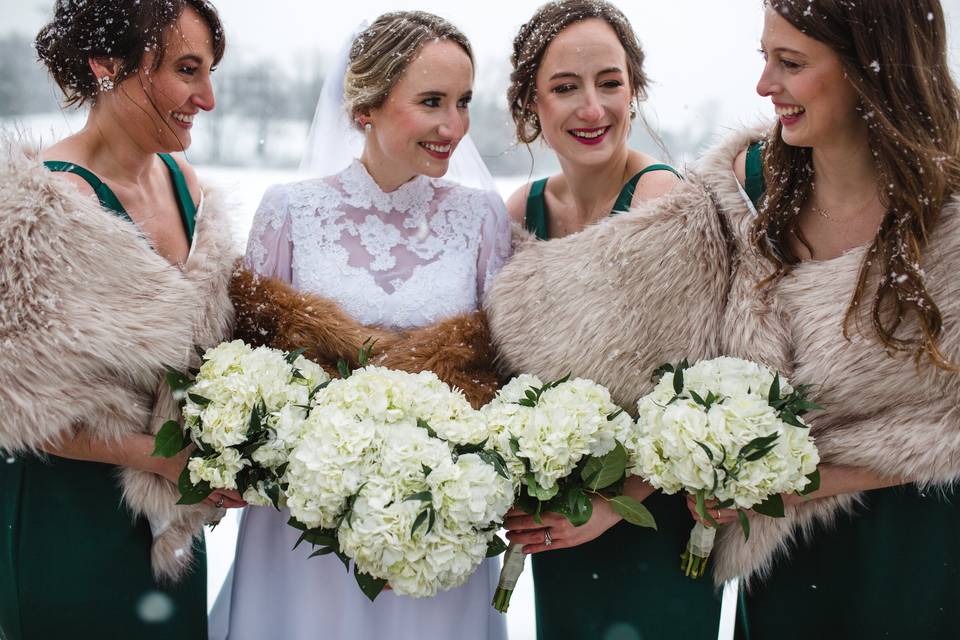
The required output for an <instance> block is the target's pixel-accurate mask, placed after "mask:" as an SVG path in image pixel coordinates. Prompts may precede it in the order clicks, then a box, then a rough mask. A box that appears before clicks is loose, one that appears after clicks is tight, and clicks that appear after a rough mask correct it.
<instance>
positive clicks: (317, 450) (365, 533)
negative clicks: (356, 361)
mask: <svg viewBox="0 0 960 640" xmlns="http://www.w3.org/2000/svg"><path fill="white" fill-rule="evenodd" d="M363 362H364V359H363V358H361V364H363ZM341 373H346V377H344V378H343V379H338V380H334V381H332V382H331V383H330V384H329V385H327V386H326V387H325V388H324V389H323V391H322V392H321V393H318V394H317V395H316V396H315V397H314V399H313V402H312V405H311V407H310V410H309V415H308V417H307V418H306V421H305V423H304V428H303V429H302V436H301V439H300V440H299V442H297V444H296V446H295V447H294V448H293V450H292V452H291V454H290V458H289V466H288V467H287V470H286V476H285V482H286V483H287V486H286V495H287V506H288V508H289V509H290V513H291V519H290V524H291V525H292V526H294V527H297V528H298V529H301V530H302V531H303V533H302V535H301V536H300V541H298V543H297V544H300V542H302V541H307V542H309V543H311V544H313V545H314V546H318V547H319V548H318V549H317V550H316V551H314V553H313V554H312V555H325V554H331V553H333V554H336V555H337V556H338V557H339V558H340V560H341V561H342V562H343V563H344V566H345V567H346V568H347V570H348V571H349V570H350V560H351V559H352V560H353V562H354V568H353V572H354V576H355V577H356V580H357V583H358V584H359V586H360V588H361V590H362V591H363V593H364V594H366V595H367V597H369V598H370V599H371V600H373V599H374V598H376V596H377V595H378V594H379V593H380V591H381V590H382V589H383V588H384V585H385V584H387V583H389V584H390V587H391V588H392V589H393V591H394V592H395V593H397V594H400V595H408V596H413V597H426V596H432V595H434V594H436V593H437V592H439V591H443V590H447V589H452V588H454V587H458V586H460V585H462V584H463V583H465V582H466V581H467V579H468V578H469V577H470V575H471V574H472V573H473V572H474V571H475V570H476V569H477V567H478V566H479V565H480V563H481V562H482V561H483V559H484V558H485V557H488V556H493V555H497V554H499V553H501V552H502V551H503V550H504V549H505V548H506V545H505V543H504V542H503V541H502V540H501V539H500V538H498V537H497V536H496V530H497V529H498V528H499V526H500V524H501V523H502V521H503V517H504V515H505V514H506V512H507V510H508V509H509V508H510V506H511V504H512V502H513V482H512V479H511V478H510V476H509V473H508V470H507V467H506V464H505V461H504V459H503V458H502V457H501V456H500V454H498V453H497V452H496V451H494V450H492V449H488V448H486V447H487V441H488V438H489V433H488V430H487V427H486V424H485V423H484V421H483V419H482V418H481V415H480V413H479V412H477V411H476V410H474V409H473V408H472V407H471V406H470V405H469V403H468V402H467V401H466V400H465V399H464V397H463V395H462V394H461V393H460V392H459V391H456V390H451V389H450V387H448V386H447V385H446V384H444V383H443V382H442V381H441V380H440V379H439V378H437V376H436V375H434V374H433V373H430V372H423V373H419V374H411V373H405V372H401V371H394V370H390V369H384V368H381V367H375V366H367V367H364V368H362V369H358V370H356V371H353V372H352V373H350V372H348V371H347V372H344V371H341ZM311 557H312V556H311Z"/></svg>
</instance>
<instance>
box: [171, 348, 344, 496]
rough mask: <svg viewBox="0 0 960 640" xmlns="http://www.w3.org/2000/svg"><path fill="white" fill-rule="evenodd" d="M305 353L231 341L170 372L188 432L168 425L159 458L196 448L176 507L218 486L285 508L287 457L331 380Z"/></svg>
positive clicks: (184, 474) (187, 466)
mask: <svg viewBox="0 0 960 640" xmlns="http://www.w3.org/2000/svg"><path fill="white" fill-rule="evenodd" d="M302 353H303V351H302V350H298V351H293V352H290V353H285V352H283V351H278V350H276V349H271V348H269V347H257V348H255V349H254V348H252V347H250V346H249V345H247V344H245V343H244V342H243V341H241V340H234V341H232V342H224V343H221V344H219V345H217V346H216V347H213V348H212V349H209V350H207V351H206V352H205V353H204V354H203V355H202V360H203V363H202V365H201V366H200V369H199V370H192V371H190V372H188V373H182V372H179V371H176V370H173V369H168V371H167V376H166V378H167V383H168V384H169V385H170V386H171V388H172V389H173V391H174V395H175V397H177V398H178V399H179V400H180V402H181V408H182V412H183V427H182V428H181V426H180V424H179V423H178V422H176V421H173V420H171V421H169V422H167V423H166V424H164V425H163V427H162V428H161V429H160V431H159V432H158V433H157V436H156V440H155V449H154V455H159V456H164V457H173V456H175V455H177V453H179V452H180V451H182V450H183V449H185V448H186V447H187V446H189V445H191V444H193V445H195V446H196V449H195V450H194V451H193V453H192V454H191V455H190V458H189V460H188V462H187V465H186V467H185V468H184V470H183V473H182V474H181V475H180V479H179V483H178V487H179V489H180V494H181V497H180V501H179V504H196V503H198V502H200V501H202V500H203V499H204V498H206V497H207V496H208V495H210V492H211V491H213V490H214V489H235V490H237V491H239V492H240V493H241V494H242V495H243V499H244V500H246V501H247V502H248V503H250V504H254V505H267V504H272V505H273V506H275V507H277V508H279V507H280V506H281V505H282V504H283V499H284V496H283V491H282V484H283V481H282V478H283V475H284V473H285V470H286V466H287V456H288V454H289V452H290V450H291V449H292V448H293V445H294V444H295V443H296V442H297V440H298V439H299V437H300V430H301V428H302V426H303V424H304V420H305V418H306V415H307V408H308V407H309V404H310V401H311V400H312V398H313V397H314V396H315V395H316V393H317V392H318V391H319V390H320V389H322V388H323V387H324V386H325V385H326V384H328V383H329V381H330V377H329V376H328V375H327V374H326V372H324V370H323V369H322V368H321V367H320V366H319V365H317V364H316V363H314V362H312V361H310V360H308V359H306V358H304V357H303V355H302ZM194 376H196V377H194Z"/></svg>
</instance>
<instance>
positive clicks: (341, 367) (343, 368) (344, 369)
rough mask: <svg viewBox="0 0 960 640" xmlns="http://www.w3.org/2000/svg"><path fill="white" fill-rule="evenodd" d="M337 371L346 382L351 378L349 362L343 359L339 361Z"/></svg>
mask: <svg viewBox="0 0 960 640" xmlns="http://www.w3.org/2000/svg"><path fill="white" fill-rule="evenodd" d="M337 371H338V372H339V373H340V377H341V378H343V379H344V380H346V379H347V378H349V377H350V365H348V364H347V361H346V360H344V359H342V358H341V359H340V360H337Z"/></svg>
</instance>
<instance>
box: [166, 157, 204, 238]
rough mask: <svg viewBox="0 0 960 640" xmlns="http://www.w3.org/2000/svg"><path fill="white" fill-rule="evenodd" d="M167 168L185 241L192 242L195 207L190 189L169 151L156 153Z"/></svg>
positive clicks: (195, 214) (195, 216) (195, 215)
mask: <svg viewBox="0 0 960 640" xmlns="http://www.w3.org/2000/svg"><path fill="white" fill-rule="evenodd" d="M158 155H159V156H160V159H161V160H163V162H164V164H166V165H167V169H169V170H170V178H171V179H172V180H173V190H174V192H175V193H176V196H177V207H178V208H179V209H180V219H181V220H182V221H183V229H184V231H186V232H187V242H188V243H189V244H193V230H194V227H195V225H196V218H197V207H196V205H195V204H193V196H191V195H190V189H189V188H188V187H187V179H186V178H185V177H184V175H183V172H182V171H180V166H179V165H178V164H177V161H176V160H174V159H173V156H171V155H170V154H169V153H160V154H158Z"/></svg>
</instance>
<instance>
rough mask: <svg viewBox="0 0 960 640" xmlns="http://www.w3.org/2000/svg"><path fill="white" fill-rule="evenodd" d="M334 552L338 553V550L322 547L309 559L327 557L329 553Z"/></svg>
mask: <svg viewBox="0 0 960 640" xmlns="http://www.w3.org/2000/svg"><path fill="white" fill-rule="evenodd" d="M334 551H336V549H334V548H333V547H320V548H319V549H317V550H316V551H314V552H313V553H311V554H310V555H309V556H307V557H308V558H316V557H317V556H325V555H327V554H329V553H333V552H334Z"/></svg>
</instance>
